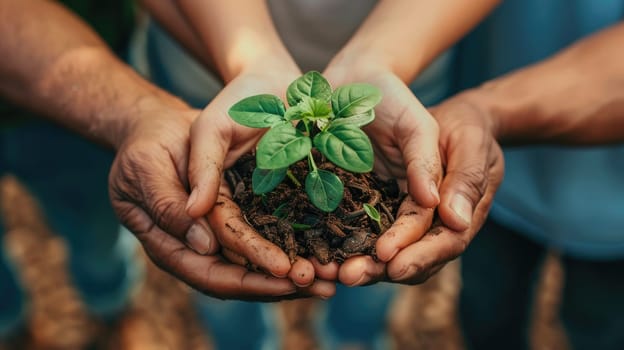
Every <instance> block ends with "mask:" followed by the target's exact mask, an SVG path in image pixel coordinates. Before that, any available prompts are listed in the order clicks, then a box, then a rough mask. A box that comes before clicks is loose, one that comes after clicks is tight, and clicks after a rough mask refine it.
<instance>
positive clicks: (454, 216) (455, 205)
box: [438, 142, 489, 231]
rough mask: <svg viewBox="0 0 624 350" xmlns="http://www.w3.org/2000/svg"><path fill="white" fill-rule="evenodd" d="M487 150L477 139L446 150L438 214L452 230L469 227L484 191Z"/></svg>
mask: <svg viewBox="0 0 624 350" xmlns="http://www.w3.org/2000/svg"><path fill="white" fill-rule="evenodd" d="M484 152H485V153H484ZM488 153H489V152H488V151H487V150H486V149H485V148H484V147H482V146H481V145H479V144H478V143H476V142H463V143H462V147H457V148H455V149H452V150H451V152H449V154H448V166H447V168H446V170H447V172H446V175H445V177H444V180H443V181H442V185H441V187H440V195H441V201H440V206H439V207H438V214H439V215H440V218H441V219H442V221H443V222H444V224H445V225H446V226H447V227H448V228H450V229H452V230H454V231H464V230H467V229H468V228H469V227H470V225H471V223H472V217H473V213H474V210H475V208H476V207H477V204H478V203H479V202H480V201H481V199H482V198H483V196H484V195H485V191H486V189H487V187H488V182H489V177H488V167H489V160H488V159H489V156H488Z"/></svg>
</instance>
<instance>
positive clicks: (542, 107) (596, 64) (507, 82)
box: [456, 23, 624, 145]
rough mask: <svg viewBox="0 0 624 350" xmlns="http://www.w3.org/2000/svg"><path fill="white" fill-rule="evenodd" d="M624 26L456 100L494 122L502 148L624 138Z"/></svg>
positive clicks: (468, 92)
mask: <svg viewBox="0 0 624 350" xmlns="http://www.w3.org/2000/svg"><path fill="white" fill-rule="evenodd" d="M622 57H624V23H620V24H617V25H614V26H612V27H610V28H608V29H606V30H603V31H601V32H598V33H596V34H594V35H591V36H589V37H587V38H585V39H582V40H580V41H578V42H577V43H575V44H573V45H572V46H570V47H569V48H567V49H565V50H563V51H562V52H560V53H559V54H557V55H554V56H553V57H551V58H549V59H547V60H545V61H543V62H541V63H538V64H535V65H532V66H529V67H527V68H524V69H520V70H518V71H515V72H512V73H510V74H507V75H505V76H503V77H500V78H497V79H494V80H492V81H490V82H487V83H485V84H483V85H482V86H480V87H477V88H475V89H471V90H468V91H466V92H464V93H462V94H460V95H458V96H457V97H456V100H457V101H461V102H462V103H466V104H469V105H470V106H473V108H475V109H476V110H478V111H479V113H480V114H482V115H483V116H484V117H487V118H488V119H490V120H491V123H492V127H491V132H492V133H493V134H494V135H495V137H496V138H497V139H498V140H499V141H500V142H501V143H502V144H511V145H513V144H534V143H558V144H575V145H594V144H609V143H617V142H622V141H623V140H624V93H622V91H623V87H624V66H623V65H622Z"/></svg>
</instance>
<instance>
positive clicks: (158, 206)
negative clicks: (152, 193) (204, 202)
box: [150, 196, 185, 232]
mask: <svg viewBox="0 0 624 350" xmlns="http://www.w3.org/2000/svg"><path fill="white" fill-rule="evenodd" d="M150 203H151V206H150V212H151V213H152V215H151V216H152V219H153V220H154V222H155V223H156V225H158V227H160V228H161V229H162V230H163V231H165V232H170V231H171V230H172V228H173V227H172V222H173V220H175V218H178V217H185V216H184V206H183V204H182V203H178V202H177V201H175V200H174V199H173V198H170V197H169V196H159V197H157V198H153V200H151V201H150Z"/></svg>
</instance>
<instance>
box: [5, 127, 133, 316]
mask: <svg viewBox="0 0 624 350" xmlns="http://www.w3.org/2000/svg"><path fill="white" fill-rule="evenodd" d="M112 160H113V154H112V153H111V152H110V151H108V150H105V149H102V148H100V147H98V146H96V145H94V144H92V143H90V142H89V141H86V140H83V139H81V138H79V137H78V136H76V135H74V134H72V133H70V132H68V131H66V130H64V129H61V128H60V127H58V126H56V125H53V124H51V123H47V122H43V121H27V122H24V123H22V124H19V125H16V126H13V127H10V128H2V129H0V164H1V169H0V170H2V173H11V174H13V175H15V176H16V177H17V178H18V179H19V180H20V181H21V182H22V183H23V184H25V185H26V186H27V187H28V189H29V190H30V191H31V192H32V193H33V195H34V196H35V197H36V198H37V200H38V201H39V203H40V204H41V206H42V208H43V211H44V215H45V216H46V219H47V221H48V223H49V224H50V227H51V229H52V230H53V232H55V233H58V234H59V235H61V236H63V237H64V238H65V239H66V241H67V243H68V246H69V254H70V257H69V265H70V270H71V274H72V277H73V282H74V283H75V284H76V286H77V287H78V290H79V292H80V293H81V296H82V297H83V298H84V301H85V302H86V303H87V306H88V307H89V309H90V311H92V312H93V313H95V314H97V315H100V316H103V317H107V316H110V315H112V314H114V313H116V312H118V311H119V310H120V309H121V308H122V307H123V306H124V304H125V303H126V301H127V298H128V293H129V290H130V289H131V288H132V286H133V285H134V281H135V280H136V279H137V272H138V270H137V267H136V266H135V262H134V246H135V245H136V243H135V240H134V238H130V239H128V238H127V237H126V236H124V235H122V234H120V233H119V222H118V220H117V219H116V216H115V214H114V212H113V210H112V208H111V206H110V201H109V198H108V180H107V177H108V172H109V169H110V165H111V163H112ZM0 263H1V264H2V265H4V264H5V263H6V261H3V262H0ZM0 271H3V273H4V274H5V277H0V280H1V281H2V287H1V288H0V290H1V291H2V293H3V294H9V293H10V294H15V293H17V291H18V290H19V289H20V287H19V286H14V284H15V283H16V280H15V279H14V278H10V277H6V276H7V274H8V273H10V272H8V271H10V270H8V269H7V268H6V267H5V266H2V267H0ZM0 274H2V272H0ZM5 278H6V279H5ZM19 299H21V297H18V296H15V295H11V296H6V299H5V298H2V300H0V303H4V302H5V300H6V301H8V300H19ZM10 312H11V311H10V310H9V309H8V308H5V307H4V305H3V306H2V307H0V320H1V319H2V314H9V313H10ZM13 313H14V314H15V312H13Z"/></svg>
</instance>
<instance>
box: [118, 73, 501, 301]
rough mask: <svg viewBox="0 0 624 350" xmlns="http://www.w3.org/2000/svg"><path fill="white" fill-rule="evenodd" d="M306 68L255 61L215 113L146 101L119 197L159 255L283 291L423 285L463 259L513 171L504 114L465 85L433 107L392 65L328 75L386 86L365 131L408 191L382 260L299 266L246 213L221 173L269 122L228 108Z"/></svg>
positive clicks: (273, 89)
mask: <svg viewBox="0 0 624 350" xmlns="http://www.w3.org/2000/svg"><path fill="white" fill-rule="evenodd" d="M299 75H300V72H298V71H293V72H290V73H289V72H286V71H285V70H284V68H283V67H275V68H267V67H262V69H248V70H243V71H241V72H240V74H238V75H237V76H236V77H235V78H234V79H232V80H231V81H229V82H228V83H227V84H226V86H225V88H224V89H223V90H222V91H221V92H220V93H219V94H218V95H217V96H216V97H215V98H214V99H213V100H212V101H211V102H210V103H209V104H208V106H207V107H206V108H205V109H204V110H203V111H198V110H194V109H191V108H186V107H184V106H182V105H181V106H179V107H168V108H162V107H160V106H153V108H152V107H150V106H145V107H144V108H143V110H142V112H141V113H139V114H140V115H138V116H136V118H134V120H133V121H132V123H129V125H128V127H127V128H126V132H125V134H124V136H123V138H122V140H121V142H120V143H119V145H118V146H117V156H116V159H115V162H114V164H113V167H112V169H111V173H110V177H109V186H110V195H111V201H112V204H113V207H114V209H115V211H116V212H117V214H118V216H119V218H120V220H121V222H122V224H123V225H125V226H126V227H127V228H128V229H129V230H130V231H132V232H133V233H134V234H135V235H136V237H137V238H138V239H139V240H140V241H141V243H142V245H143V247H144V249H145V251H146V252H147V254H148V255H149V256H150V258H151V259H152V260H153V261H154V262H155V263H156V264H157V265H158V266H159V267H161V268H163V269H164V270H166V271H168V272H169V273H171V274H173V275H174V276H176V277H177V278H179V279H180V280H182V281H184V282H186V283H187V284H189V285H190V286H192V287H193V288H195V289H197V290H198V291H201V292H203V293H205V294H208V295H211V296H214V297H218V298H224V299H245V300H262V301H271V300H280V299H291V298H298V297H309V296H317V297H321V298H329V297H331V296H332V295H333V294H334V293H335V291H336V282H340V283H343V284H345V285H348V286H357V285H366V284H371V283H375V282H379V281H388V282H396V283H403V284H417V283H422V282H423V281H425V280H426V279H427V278H428V277H429V276H431V275H432V274H434V273H436V272H437V271H438V270H440V269H441V268H442V267H443V266H444V265H445V264H446V263H447V262H448V261H450V260H452V259H455V258H456V257H458V256H459V255H460V254H461V253H462V252H463V251H464V250H465V249H466V247H467V245H468V244H469V242H470V241H471V239H472V238H473V237H474V235H475V234H476V232H477V231H478V229H479V228H480V227H481V225H482V224H483V222H484V220H485V217H486V215H487V212H488V210H489V207H490V204H491V202H492V198H493V195H494V192H495V191H496V189H497V187H498V185H499V183H500V181H501V180H502V176H503V159H502V153H501V150H500V147H499V146H498V143H497V142H496V140H495V137H494V135H495V132H496V130H495V129H496V124H495V123H494V122H493V120H492V118H490V116H489V115H488V113H487V112H486V111H483V110H480V109H479V107H478V106H477V105H476V104H474V103H471V102H470V99H466V98H463V96H462V94H460V95H458V96H456V97H454V98H451V99H449V100H447V101H445V102H444V103H442V104H440V105H438V106H436V107H434V108H431V109H429V110H427V109H426V108H425V107H423V105H422V104H421V103H420V102H419V101H418V100H417V98H416V97H415V96H414V95H413V93H412V92H411V91H410V89H409V88H408V87H407V85H406V84H405V83H404V82H403V81H401V79H399V78H398V77H397V76H396V75H395V74H393V73H392V72H391V71H389V70H377V71H367V72H360V73H354V72H353V71H352V70H351V67H346V68H341V67H334V68H332V67H331V66H330V67H329V68H328V69H327V70H326V71H325V72H324V73H323V75H324V76H325V77H326V78H327V79H328V81H329V82H330V83H331V84H332V86H333V87H334V88H335V87H338V86H341V85H344V84H348V83H353V82H366V83H369V84H372V85H375V86H376V87H378V88H379V89H380V90H381V92H382V94H383V99H382V101H381V103H380V104H379V105H378V106H377V107H376V109H375V112H376V119H375V121H374V122H373V123H371V124H370V125H368V126H367V127H365V129H364V131H365V132H366V133H367V134H368V136H369V137H370V139H371V141H372V143H373V148H374V151H375V167H374V171H375V172H377V173H378V174H379V175H381V176H385V177H389V178H395V179H397V180H398V181H399V184H400V185H401V186H402V188H403V190H405V191H406V192H407V193H408V196H406V199H405V201H404V202H403V203H402V204H401V206H400V209H399V212H398V215H397V220H396V222H395V223H394V225H393V226H392V227H391V228H390V229H388V230H387V231H386V232H385V233H384V234H383V235H381V236H380V238H379V239H378V241H377V245H376V252H377V258H378V259H377V260H375V259H373V258H372V257H370V256H356V257H352V258H349V259H347V260H346V261H345V262H344V263H343V264H342V265H338V264H336V263H330V264H328V265H322V264H320V263H319V262H318V261H317V260H316V259H314V258H311V259H305V258H302V257H298V258H297V259H296V261H295V262H294V263H292V264H291V262H290V260H289V258H288V256H287V255H286V254H285V253H284V252H283V251H282V250H281V249H280V248H279V247H277V246H275V245H273V244H271V243H270V242H269V241H267V240H265V239H263V238H262V237H261V236H260V235H259V234H258V233H257V232H256V231H255V230H254V229H253V228H251V227H250V226H249V225H248V224H247V223H246V222H245V220H244V219H243V216H242V213H241V211H240V209H239V208H238V206H237V205H236V204H235V203H234V202H233V201H232V200H231V192H230V190H229V188H228V186H227V183H226V182H225V181H224V180H223V178H222V175H223V171H224V169H227V168H229V167H231V166H232V165H233V164H234V163H235V162H236V160H237V159H238V158H239V157H240V156H241V155H243V154H244V153H247V152H249V151H250V150H252V148H253V147H255V145H256V143H257V142H258V140H259V138H260V137H261V136H262V133H263V130H259V129H251V128H247V127H245V126H241V125H239V124H236V123H235V122H234V121H233V120H232V119H231V118H230V117H229V115H228V109H229V108H230V107H231V106H232V105H233V104H234V103H236V102H237V101H239V100H241V99H243V98H245V97H248V96H251V95H256V94H274V95H277V96H281V97H284V96H285V92H286V89H287V87H288V85H289V84H290V82H292V81H293V80H294V79H296V78H297V77H298V76H299ZM284 100H285V99H284ZM216 203H218V205H215V204H216ZM436 215H437V217H439V220H436V222H435V224H434V216H436ZM226 228H228V229H226ZM249 264H252V265H255V266H257V267H258V268H259V269H257V270H256V271H251V270H250V269H248V268H247V267H246V266H248V265H249ZM259 271H260V272H259Z"/></svg>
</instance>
